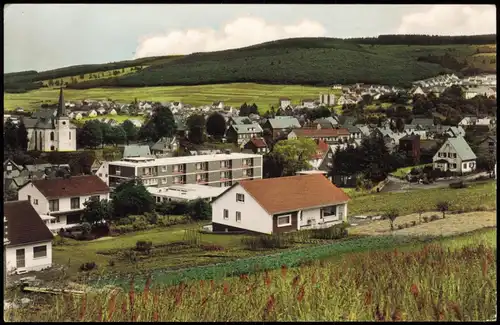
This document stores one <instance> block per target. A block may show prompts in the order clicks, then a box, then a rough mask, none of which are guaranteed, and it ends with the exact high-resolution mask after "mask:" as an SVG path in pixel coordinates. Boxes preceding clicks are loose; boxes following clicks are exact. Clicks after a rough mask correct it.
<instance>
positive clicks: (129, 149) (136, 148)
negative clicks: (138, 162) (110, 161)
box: [123, 144, 153, 158]
mask: <svg viewBox="0 0 500 325" xmlns="http://www.w3.org/2000/svg"><path fill="white" fill-rule="evenodd" d="M152 156H153V155H152V154H151V150H150V149H149V146H147V145H137V144H131V145H126V146H125V147H124V148H123V158H128V157H152Z"/></svg>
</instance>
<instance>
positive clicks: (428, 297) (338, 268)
mask: <svg viewBox="0 0 500 325" xmlns="http://www.w3.org/2000/svg"><path fill="white" fill-rule="evenodd" d="M495 238H496V230H486V231H484V230H483V231H480V232H476V233H472V234H468V235H466V236H460V237H457V238H453V239H445V240H439V241H437V242H434V243H432V244H430V245H429V244H426V245H424V246H423V247H422V245H418V246H404V247H400V248H398V247H396V248H392V249H390V250H389V249H385V250H382V251H380V250H378V251H377V250H369V249H368V251H365V252H359V251H358V252H355V253H352V252H351V253H348V254H345V255H343V256H340V257H339V256H336V258H335V259H333V260H329V259H322V260H319V261H315V262H312V263H306V264H303V265H301V266H300V267H297V268H290V267H289V265H287V264H286V263H284V265H283V266H282V267H281V269H278V270H276V271H263V272H260V273H255V274H241V275H240V276H239V277H236V278H226V279H220V280H209V279H205V280H199V281H189V282H182V283H180V284H178V285H176V286H172V287H167V288H164V287H159V286H155V285H153V284H152V282H151V279H148V280H147V281H146V283H145V284H144V282H140V283H137V281H136V282H133V280H132V281H131V283H130V285H129V286H128V289H127V290H125V291H121V290H113V291H112V292H107V293H88V294H86V295H85V296H82V297H62V296H56V297H53V298H49V299H48V300H47V301H45V304H42V305H41V304H40V303H39V304H38V306H37V307H34V306H28V307H25V309H20V310H11V311H6V312H5V314H4V315H5V317H6V319H8V320H11V321H34V320H36V321H243V320H249V321H342V320H343V321H346V320H360V321H373V320H378V321H384V320H386V321H387V320H389V321H390V320H395V321H398V320H399V321H405V320H410V321H430V320H435V321H440V320H445V321H452V320H455V321H456V320H461V321H478V320H489V319H491V318H492V317H493V316H494V315H495V309H496V246H495ZM138 287H140V288H141V289H138Z"/></svg>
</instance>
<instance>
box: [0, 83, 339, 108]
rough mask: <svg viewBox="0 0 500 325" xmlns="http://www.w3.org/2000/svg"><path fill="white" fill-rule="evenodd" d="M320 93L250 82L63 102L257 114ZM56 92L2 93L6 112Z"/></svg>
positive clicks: (84, 95)
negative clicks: (214, 107) (172, 105)
mask: <svg viewBox="0 0 500 325" xmlns="http://www.w3.org/2000/svg"><path fill="white" fill-rule="evenodd" d="M321 92H329V93H335V94H337V95H338V90H331V89H330V87H312V86H298V85H265V84H254V83H231V84H214V85H201V86H170V87H141V88H129V87H123V88H92V89H86V90H75V89H65V91H64V98H65V99H66V100H83V99H94V100H107V99H112V100H115V101H118V102H123V103H130V102H132V101H134V99H135V98H137V100H151V101H160V102H162V101H181V102H183V103H185V104H191V105H194V106H199V105H210V104H212V103H213V102H215V101H223V102H224V103H225V104H226V105H230V106H234V107H240V106H241V104H243V103H244V102H246V103H255V104H257V106H258V107H259V110H260V111H261V112H265V111H267V110H268V109H270V108H271V106H272V105H273V106H274V107H275V108H277V107H278V99H279V98H280V97H289V98H290V99H291V100H292V102H293V104H299V102H300V101H301V100H302V99H305V98H314V99H316V98H318V96H319V94H320V93H321ZM58 98H59V90H58V89H55V88H53V89H51V88H42V89H38V90H34V91H30V92H27V93H21V94H10V93H4V107H5V110H6V111H9V110H13V109H15V108H16V107H23V108H25V109H36V108H38V107H39V106H40V105H41V104H42V103H56V102H57V100H58Z"/></svg>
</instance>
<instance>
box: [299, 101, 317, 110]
mask: <svg viewBox="0 0 500 325" xmlns="http://www.w3.org/2000/svg"><path fill="white" fill-rule="evenodd" d="M302 106H303V107H305V108H314V107H315V106H316V105H315V104H314V100H313V99H304V100H302Z"/></svg>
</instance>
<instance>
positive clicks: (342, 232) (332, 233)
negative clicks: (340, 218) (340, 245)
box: [311, 223, 348, 239]
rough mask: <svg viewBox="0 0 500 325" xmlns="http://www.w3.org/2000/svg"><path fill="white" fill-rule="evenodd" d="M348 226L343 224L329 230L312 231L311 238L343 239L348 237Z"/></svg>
mask: <svg viewBox="0 0 500 325" xmlns="http://www.w3.org/2000/svg"><path fill="white" fill-rule="evenodd" d="M347 235H348V232H347V224H346V223H342V224H340V225H335V226H332V227H329V228H322V229H313V230H311V237H312V238H316V239H341V238H345V237H347Z"/></svg>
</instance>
